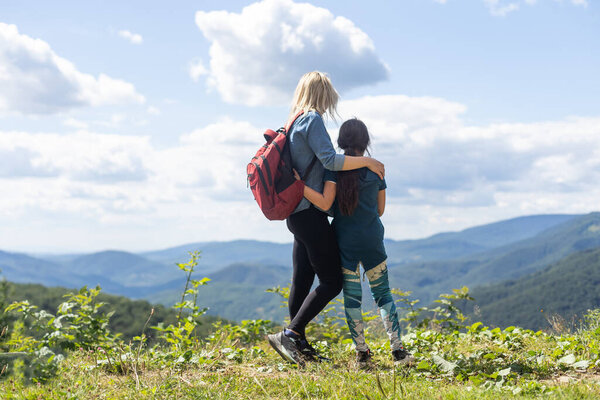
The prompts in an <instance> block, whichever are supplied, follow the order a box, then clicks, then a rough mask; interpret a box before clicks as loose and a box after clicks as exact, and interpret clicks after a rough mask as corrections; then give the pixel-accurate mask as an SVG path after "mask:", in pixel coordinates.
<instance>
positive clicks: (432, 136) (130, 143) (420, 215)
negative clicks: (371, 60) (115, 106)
mask: <svg viewBox="0 0 600 400" xmlns="http://www.w3.org/2000/svg"><path fill="white" fill-rule="evenodd" d="M465 112H466V107H465V106H464V105H462V104H460V103H456V102H452V101H448V100H445V99H440V98H435V97H408V96H401V95H390V96H369V97H363V98H360V99H355V100H350V101H343V102H341V103H340V113H341V114H342V117H343V118H348V117H351V116H356V117H359V118H360V119H362V120H363V121H364V122H365V123H366V124H367V126H368V127H369V129H370V132H371V134H372V138H373V156H374V157H376V158H378V159H380V160H382V161H383V162H385V164H386V171H387V174H386V180H387V183H388V199H389V200H388V202H389V205H388V207H387V211H386V215H385V216H384V223H385V226H386V234H387V235H388V237H389V238H407V237H412V238H415V237H421V236H425V235H428V234H432V233H435V232H439V231H444V230H449V229H461V228H465V227H468V226H472V225H476V224H481V223H485V222H491V221H494V220H500V219H504V218H510V217H514V216H518V215H527V214H540V213H583V212H588V211H592V210H597V209H598V201H597V199H598V198H600V185H599V184H598V183H597V182H600V142H599V141H598V140H597V138H598V137H599V136H600V117H597V118H575V117H573V118H567V119H564V120H557V121H545V122H537V123H498V124H489V125H485V126H474V125H469V124H468V123H466V122H465V119H464V118H463V114H464V113H465ZM263 131H264V127H263V128H260V127H256V126H254V125H252V124H251V123H248V122H244V121H238V120H233V119H222V120H219V121H217V122H215V123H212V124H210V125H207V126H205V127H201V128H199V129H196V130H194V131H192V132H189V133H184V134H182V135H181V136H180V138H179V141H178V142H177V143H176V144H175V145H173V146H172V147H168V148H161V147H158V146H157V145H155V144H153V143H152V142H151V140H150V139H149V138H148V137H139V136H123V135H105V134H98V133H92V132H86V131H78V132H77V133H69V134H62V135H59V134H54V133H35V134H34V133H27V132H2V131H0V159H1V160H3V161H4V162H3V163H0V186H1V187H2V188H3V195H2V196H0V236H2V237H3V238H5V237H6V238H9V239H10V240H9V242H7V244H5V245H4V246H9V245H10V244H11V243H17V241H18V240H19V239H18V236H15V235H12V234H9V231H8V229H9V228H8V227H11V228H10V229H14V227H15V226H17V225H18V226H19V228H18V229H22V230H23V232H22V235H23V236H22V237H27V243H28V244H29V243H32V242H31V238H30V235H28V234H27V231H26V230H25V227H27V226H35V227H36V228H35V229H34V228H31V229H32V230H35V231H36V232H37V231H38V230H40V229H39V228H40V224H43V223H44V224H45V225H44V226H45V228H43V229H42V230H41V231H43V232H44V233H45V234H46V239H43V238H41V237H40V238H39V241H38V243H46V244H48V245H50V243H53V245H54V246H55V247H56V246H59V245H60V243H58V242H59V241H60V240H63V241H64V240H65V239H64V238H65V237H67V236H68V237H69V243H75V244H76V245H77V246H78V245H81V246H83V247H85V248H86V249H98V248H101V247H119V248H130V249H140V248H152V247H159V246H160V247H164V246H167V245H171V244H173V245H175V244H178V243H183V242H191V241H194V240H227V239H232V238H240V237H242V238H243V237H246V238H248V237H254V236H253V235H254V232H256V230H257V229H260V230H261V232H264V233H262V234H261V238H262V239H265V240H275V241H290V240H291V237H290V235H289V234H288V233H287V232H286V229H285V224H282V223H279V224H278V223H273V222H268V221H266V220H265V219H264V217H263V216H262V214H261V213H260V211H259V210H258V207H257V206H256V204H255V203H254V201H253V199H252V195H251V193H250V191H249V189H248V188H247V187H246V164H247V162H248V161H249V159H250V157H251V156H252V155H253V154H254V152H255V151H256V149H257V148H258V147H259V146H260V145H261V144H262V142H263V138H262V132H263ZM331 132H332V134H335V132H334V131H333V130H332V131H331ZM334 136H335V135H334ZM57 220H60V221H70V222H69V224H68V226H69V227H70V228H69V229H71V230H70V231H69V232H66V231H61V230H60V229H67V228H65V225H64V224H59V225H60V226H58V225H57V224H56V221H57ZM44 221H45V222H44ZM17 222H18V223H17ZM90 227H94V228H93V229H92V228H90ZM91 230H93V231H94V232H91ZM49 231H51V232H55V234H48V232H49ZM100 232H104V236H102V234H101V233H100ZM90 237H93V238H94V241H90ZM48 240H50V241H51V242H48ZM73 246H74V245H73ZM73 246H71V249H72V248H73ZM59 247H61V248H63V249H64V248H67V249H68V248H69V246H65V245H62V246H59Z"/></svg>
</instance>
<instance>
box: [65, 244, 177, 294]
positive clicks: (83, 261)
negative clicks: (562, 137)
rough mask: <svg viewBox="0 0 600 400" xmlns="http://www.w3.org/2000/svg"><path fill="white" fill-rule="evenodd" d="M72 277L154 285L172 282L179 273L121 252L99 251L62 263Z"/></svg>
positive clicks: (172, 268)
mask: <svg viewBox="0 0 600 400" xmlns="http://www.w3.org/2000/svg"><path fill="white" fill-rule="evenodd" d="M64 265H65V266H66V267H67V268H68V269H69V270H70V271H71V272H72V273H73V274H76V275H79V276H88V277H91V276H94V277H95V278H96V279H103V280H110V281H112V282H114V283H118V284H119V285H123V286H126V287H137V286H153V285H157V284H160V283H162V282H165V281H166V280H172V279H173V278H174V277H176V276H177V274H178V273H179V270H178V269H177V268H175V267H173V266H166V265H165V264H162V263H158V262H155V261H152V260H148V259H146V258H144V257H141V256H138V255H136V254H132V253H127V252H124V251H113V250H110V251H102V252H99V253H93V254H88V255H85V256H80V257H77V258H75V259H74V260H72V261H70V262H68V263H66V264H64Z"/></svg>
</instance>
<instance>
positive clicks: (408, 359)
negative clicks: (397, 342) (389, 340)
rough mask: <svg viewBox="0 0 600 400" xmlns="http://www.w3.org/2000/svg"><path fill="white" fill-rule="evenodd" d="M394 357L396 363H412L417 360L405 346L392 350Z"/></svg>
mask: <svg viewBox="0 0 600 400" xmlns="http://www.w3.org/2000/svg"><path fill="white" fill-rule="evenodd" d="M392 357H393V358H394V364H396V365H412V364H414V362H415V357H414V356H413V355H412V354H410V353H409V352H408V351H406V350H405V349H404V348H401V349H398V350H394V351H392Z"/></svg>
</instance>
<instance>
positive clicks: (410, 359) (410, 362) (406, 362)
mask: <svg viewBox="0 0 600 400" xmlns="http://www.w3.org/2000/svg"><path fill="white" fill-rule="evenodd" d="M414 363H415V358H414V357H413V356H409V357H404V358H403V359H402V360H398V361H394V365H413V364H414Z"/></svg>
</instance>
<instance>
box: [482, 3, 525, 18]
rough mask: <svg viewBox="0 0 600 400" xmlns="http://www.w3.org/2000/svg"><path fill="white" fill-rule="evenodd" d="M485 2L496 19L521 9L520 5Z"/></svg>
mask: <svg viewBox="0 0 600 400" xmlns="http://www.w3.org/2000/svg"><path fill="white" fill-rule="evenodd" d="M483 2H484V3H485V5H486V6H487V8H488V9H489V10H490V14H492V15H493V16H495V17H504V16H506V15H507V14H509V13H511V12H513V11H517V10H518V9H519V4H518V3H508V4H503V3H501V1H500V0H483Z"/></svg>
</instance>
